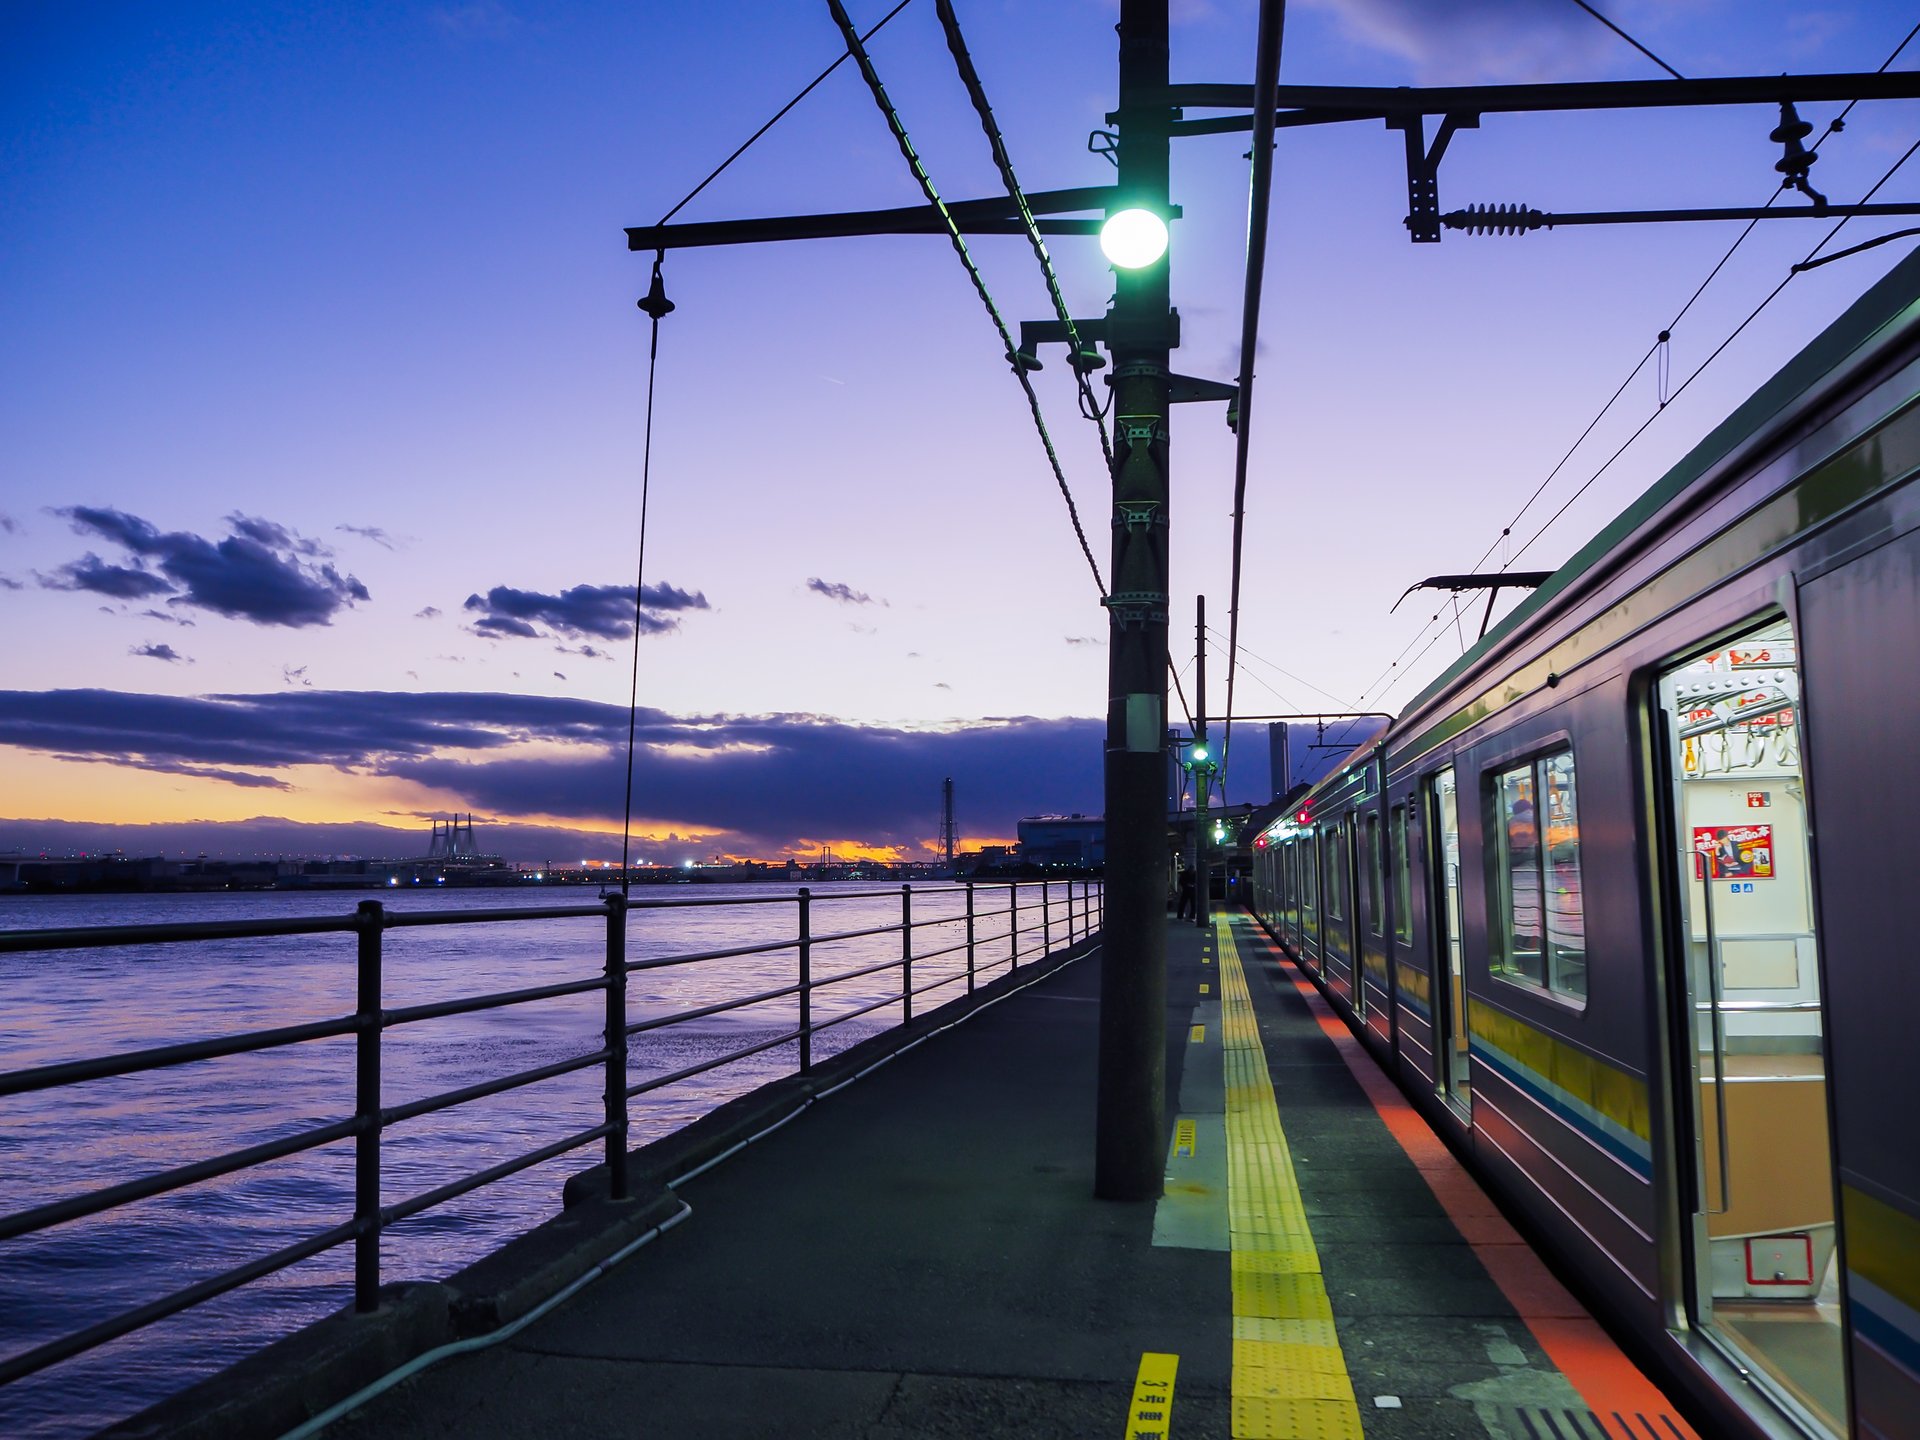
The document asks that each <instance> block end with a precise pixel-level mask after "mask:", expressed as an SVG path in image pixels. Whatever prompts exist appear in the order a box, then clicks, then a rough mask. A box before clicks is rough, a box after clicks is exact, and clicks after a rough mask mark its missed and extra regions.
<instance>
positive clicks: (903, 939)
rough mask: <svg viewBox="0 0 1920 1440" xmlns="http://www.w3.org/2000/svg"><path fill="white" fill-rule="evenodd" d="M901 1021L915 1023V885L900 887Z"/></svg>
mask: <svg viewBox="0 0 1920 1440" xmlns="http://www.w3.org/2000/svg"><path fill="white" fill-rule="evenodd" d="M900 1007H901V1008H900V1023H901V1024H902V1025H910V1024H912V1023H913V887H912V886H911V885H902V886H901V887H900Z"/></svg>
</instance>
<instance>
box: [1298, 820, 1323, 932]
mask: <svg viewBox="0 0 1920 1440" xmlns="http://www.w3.org/2000/svg"><path fill="white" fill-rule="evenodd" d="M1300 908H1301V909H1303V910H1305V911H1306V912H1307V914H1308V915H1309V916H1312V915H1315V914H1317V913H1318V912H1319V910H1320V841H1319V839H1318V838H1317V837H1316V836H1315V835H1314V833H1313V832H1312V831H1311V830H1309V831H1308V832H1307V833H1306V834H1305V835H1304V836H1303V837H1301V845H1300Z"/></svg>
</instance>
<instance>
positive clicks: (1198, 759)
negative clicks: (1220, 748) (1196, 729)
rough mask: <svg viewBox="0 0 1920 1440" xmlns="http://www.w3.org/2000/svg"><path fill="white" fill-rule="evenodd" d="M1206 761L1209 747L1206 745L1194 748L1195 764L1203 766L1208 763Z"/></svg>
mask: <svg viewBox="0 0 1920 1440" xmlns="http://www.w3.org/2000/svg"><path fill="white" fill-rule="evenodd" d="M1206 759H1207V747H1206V746H1204V745H1196V746H1194V747H1193V763H1194V764H1196V765H1203V764H1205V763H1206Z"/></svg>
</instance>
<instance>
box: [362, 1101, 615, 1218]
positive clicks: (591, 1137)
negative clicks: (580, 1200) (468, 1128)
mask: <svg viewBox="0 0 1920 1440" xmlns="http://www.w3.org/2000/svg"><path fill="white" fill-rule="evenodd" d="M612 1133H613V1127H612V1126H611V1125H606V1124H600V1125H596V1126H594V1127H593V1128H592V1129H591V1130H582V1131H581V1132H580V1133H579V1134H578V1135H569V1136H567V1138H566V1139H564V1140H555V1141H554V1142H553V1143H552V1144H550V1145H542V1146H541V1147H540V1148H539V1149H538V1150H529V1151H528V1152H527V1153H526V1154H524V1155H522V1156H519V1157H518V1158H517V1159H513V1160H502V1161H501V1162H500V1163H499V1164H498V1165H490V1166H488V1167H487V1168H486V1169H485V1170H480V1171H477V1172H475V1173H474V1174H472V1175H469V1176H467V1177H466V1178H465V1179H464V1180H453V1181H450V1182H448V1183H447V1184H445V1185H442V1186H440V1187H439V1189H437V1190H428V1191H426V1192H425V1193H424V1194H420V1195H415V1196H414V1197H413V1198H412V1199H411V1200H402V1201H400V1203H399V1204H397V1205H383V1206H382V1207H381V1208H380V1224H381V1226H382V1228H384V1227H386V1226H388V1225H396V1224H398V1223H399V1222H400V1221H402V1220H406V1219H409V1218H410V1217H412V1216H415V1215H418V1214H419V1213H420V1212H421V1211H422V1210H431V1209H432V1208H433V1207H434V1206H436V1205H443V1204H445V1203H446V1202H447V1201H449V1200H457V1199H458V1198H459V1197H460V1196H462V1195H465V1194H466V1193H467V1192H468V1191H470V1190H478V1189H480V1188H481V1187H482V1186H485V1185H491V1184H493V1183H494V1182H495V1181H496V1180H504V1179H506V1178H507V1177H508V1176H509V1175H516V1174H518V1173H519V1172H520V1171H522V1170H531V1169H532V1168H533V1167H534V1166H536V1165H538V1164H540V1163H542V1162H543V1161H547V1160H551V1159H553V1157H554V1156H556V1155H564V1154H566V1153H567V1151H569V1150H577V1149H579V1148H580V1147H581V1146H582V1145H586V1144H589V1143H591V1142H592V1141H595V1140H598V1139H600V1138H601V1137H602V1136H606V1135H610V1134H612Z"/></svg>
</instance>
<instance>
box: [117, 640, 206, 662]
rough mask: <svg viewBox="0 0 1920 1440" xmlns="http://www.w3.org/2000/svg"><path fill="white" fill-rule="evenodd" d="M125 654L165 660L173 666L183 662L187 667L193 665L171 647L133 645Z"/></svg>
mask: <svg viewBox="0 0 1920 1440" xmlns="http://www.w3.org/2000/svg"><path fill="white" fill-rule="evenodd" d="M127 653H128V654H129V655H144V656H146V657H147V658H148V659H149V660H166V661H170V662H173V663H175V664H178V663H180V662H183V661H184V662H185V663H186V664H188V665H191V664H192V663H193V661H192V660H191V659H189V658H188V657H187V656H185V655H182V654H181V653H180V652H179V651H178V650H176V649H174V648H173V646H171V645H134V646H130V647H129V648H128V650H127Z"/></svg>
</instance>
